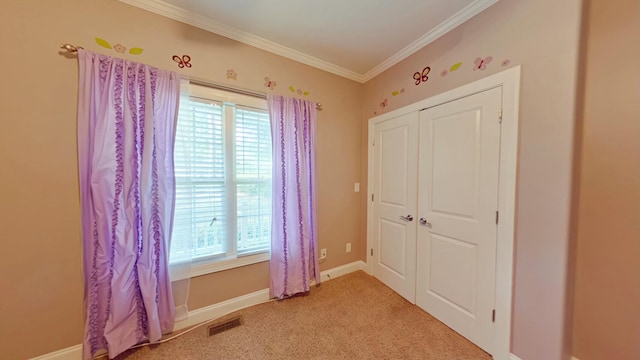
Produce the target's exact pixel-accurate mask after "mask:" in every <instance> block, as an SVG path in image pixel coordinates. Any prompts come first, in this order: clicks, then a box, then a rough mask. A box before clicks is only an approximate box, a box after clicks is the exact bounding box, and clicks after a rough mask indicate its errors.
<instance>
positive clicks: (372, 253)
mask: <svg viewBox="0 0 640 360" xmlns="http://www.w3.org/2000/svg"><path fill="white" fill-rule="evenodd" d="M371 256H373V248H371Z"/></svg>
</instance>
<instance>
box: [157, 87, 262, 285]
mask: <svg viewBox="0 0 640 360" xmlns="http://www.w3.org/2000/svg"><path fill="white" fill-rule="evenodd" d="M188 88H189V93H188V94H185V95H184V97H185V98H188V99H190V100H191V99H192V98H197V99H200V100H204V101H211V102H216V103H221V104H223V108H222V118H223V121H222V132H223V149H224V151H225V153H224V159H225V166H224V171H225V176H224V182H225V197H226V210H225V211H226V214H227V217H226V218H227V225H226V227H227V229H226V233H227V239H226V240H225V241H226V245H227V251H226V253H225V254H212V255H209V256H206V255H205V256H200V257H192V259H191V270H190V277H192V278H193V277H196V276H202V275H206V274H211V273H215V272H219V271H224V270H229V269H233V268H237V267H242V266H247V265H252V264H258V263H261V262H265V261H269V260H270V259H271V253H270V246H268V247H267V248H266V249H256V250H253V251H248V252H243V253H240V254H239V253H238V251H237V250H238V228H237V227H238V221H237V220H238V204H237V201H238V196H237V188H238V185H239V184H256V183H260V182H264V183H271V181H272V177H271V176H269V178H268V179H263V180H260V179H259V178H258V179H250V180H246V179H238V178H237V169H236V163H237V159H236V155H237V154H236V149H235V147H236V138H235V136H236V126H237V125H236V120H237V119H236V114H235V111H236V110H237V109H245V110H246V109H249V110H251V109H255V110H258V111H264V112H265V113H266V114H267V116H268V114H269V113H268V108H267V101H266V99H264V98H257V97H253V96H249V95H244V94H238V93H234V92H231V91H228V90H222V89H216V88H213V87H207V86H205V85H202V84H193V83H190V84H189V86H188ZM178 121H179V120H178ZM269 136H270V137H271V133H270V132H269ZM272 200H273V197H272ZM229 214H234V215H233V216H230V215H229ZM269 225H270V224H269ZM232 239H235V240H232ZM169 256H171V254H170V253H169ZM179 264H180V262H179V261H176V262H171V261H170V265H178V266H179Z"/></svg>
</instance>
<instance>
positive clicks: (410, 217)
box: [400, 214, 413, 221]
mask: <svg viewBox="0 0 640 360" xmlns="http://www.w3.org/2000/svg"><path fill="white" fill-rule="evenodd" d="M400 219H402V220H404V221H413V216H411V214H409V215H407V216H400Z"/></svg>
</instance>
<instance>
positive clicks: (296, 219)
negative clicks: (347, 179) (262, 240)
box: [267, 95, 320, 298]
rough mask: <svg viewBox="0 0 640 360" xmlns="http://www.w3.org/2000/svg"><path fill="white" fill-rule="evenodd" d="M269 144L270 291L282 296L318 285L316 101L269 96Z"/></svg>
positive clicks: (271, 293)
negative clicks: (270, 150)
mask: <svg viewBox="0 0 640 360" xmlns="http://www.w3.org/2000/svg"><path fill="white" fill-rule="evenodd" d="M267 100H268V103H269V115H270V118H271V137H272V142H273V208H272V209H273V211H272V222H271V263H270V267H271V287H270V295H271V297H272V298H273V297H275V298H283V297H286V296H290V295H294V294H297V293H301V292H307V291H309V286H310V282H311V279H315V281H316V283H317V284H319V283H320V270H319V269H320V268H319V266H318V256H317V244H318V210H317V206H318V205H317V196H316V192H317V185H316V120H317V119H316V105H315V103H313V102H311V101H305V100H299V99H293V98H286V97H283V96H275V95H269V96H268V98H267Z"/></svg>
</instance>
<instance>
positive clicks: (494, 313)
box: [491, 309, 496, 322]
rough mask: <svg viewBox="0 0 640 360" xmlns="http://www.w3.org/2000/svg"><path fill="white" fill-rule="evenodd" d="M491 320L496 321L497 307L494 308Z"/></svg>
mask: <svg viewBox="0 0 640 360" xmlns="http://www.w3.org/2000/svg"><path fill="white" fill-rule="evenodd" d="M491 322H496V309H493V312H492V313H491Z"/></svg>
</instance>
